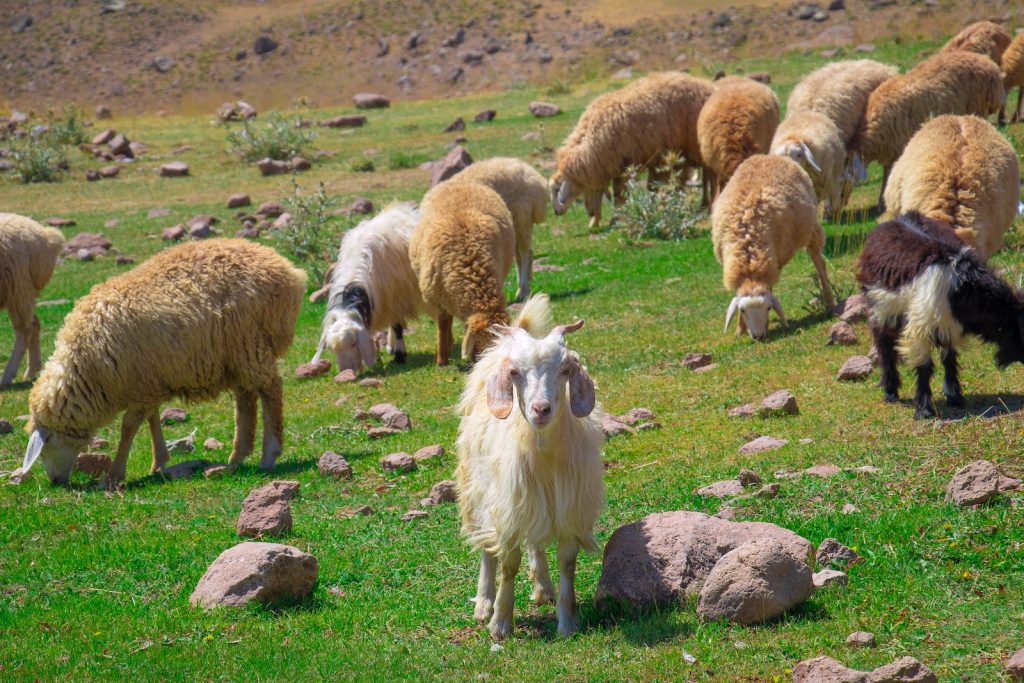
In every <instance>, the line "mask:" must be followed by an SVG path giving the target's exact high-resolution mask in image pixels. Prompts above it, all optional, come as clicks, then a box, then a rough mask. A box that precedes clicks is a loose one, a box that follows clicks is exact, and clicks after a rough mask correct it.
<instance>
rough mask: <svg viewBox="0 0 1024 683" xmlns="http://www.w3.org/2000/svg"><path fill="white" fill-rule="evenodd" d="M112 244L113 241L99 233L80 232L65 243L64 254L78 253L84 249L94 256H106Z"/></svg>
mask: <svg viewBox="0 0 1024 683" xmlns="http://www.w3.org/2000/svg"><path fill="white" fill-rule="evenodd" d="M112 246H114V245H113V244H112V243H111V241H110V240H108V239H107V238H106V237H104V236H103V235H100V234H99V233H95V232H80V233H78V234H77V235H75V236H74V237H72V238H71V239H69V240H68V241H67V242H65V243H64V254H65V256H69V255H71V254H78V252H79V251H81V250H83V249H84V250H86V251H88V252H89V253H90V254H91V255H93V256H106V255H107V252H108V251H109V250H110V247H112Z"/></svg>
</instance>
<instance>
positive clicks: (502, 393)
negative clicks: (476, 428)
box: [487, 358, 512, 420]
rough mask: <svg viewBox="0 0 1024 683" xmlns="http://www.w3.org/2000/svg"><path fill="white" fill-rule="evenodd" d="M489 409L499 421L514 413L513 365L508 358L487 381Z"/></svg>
mask: <svg viewBox="0 0 1024 683" xmlns="http://www.w3.org/2000/svg"><path fill="white" fill-rule="evenodd" d="M487 409H488V410H490V411H491V415H493V416H494V417H496V418H498V419H499V420H504V419H505V418H506V417H508V416H509V414H511V412H512V364H511V363H509V360H508V358H506V359H505V360H503V361H501V365H500V366H499V367H498V372H496V373H495V374H494V375H492V376H491V378H490V379H489V380H487Z"/></svg>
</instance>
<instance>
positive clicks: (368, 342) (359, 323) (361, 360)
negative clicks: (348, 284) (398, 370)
mask: <svg viewBox="0 0 1024 683" xmlns="http://www.w3.org/2000/svg"><path fill="white" fill-rule="evenodd" d="M324 325H325V327H326V332H325V333H324V344H325V346H326V347H327V348H329V349H330V350H331V351H333V352H334V359H335V360H336V361H337V363H338V371H339V372H341V371H342V370H352V371H354V372H359V370H360V368H361V367H362V366H363V365H366V367H370V366H371V365H373V364H374V363H376V362H377V346H376V345H375V344H374V343H373V339H372V338H371V337H370V333H369V332H368V331H367V330H366V326H365V325H364V324H363V320H362V318H360V317H359V313H358V312H356V311H347V310H339V311H332V312H330V313H328V314H327V320H326V321H325V323H324Z"/></svg>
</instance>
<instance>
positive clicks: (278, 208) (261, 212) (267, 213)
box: [256, 202, 284, 218]
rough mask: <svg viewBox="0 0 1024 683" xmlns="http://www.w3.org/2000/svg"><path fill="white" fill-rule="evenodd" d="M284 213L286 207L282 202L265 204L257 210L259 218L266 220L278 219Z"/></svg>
mask: <svg viewBox="0 0 1024 683" xmlns="http://www.w3.org/2000/svg"><path fill="white" fill-rule="evenodd" d="M282 213H284V206H282V205H281V203H280V202H263V203H262V204H260V208H258V209H256V215H257V216H263V217H265V218H277V217H278V216H280V215H281V214H282Z"/></svg>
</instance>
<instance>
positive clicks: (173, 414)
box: [160, 407, 188, 425]
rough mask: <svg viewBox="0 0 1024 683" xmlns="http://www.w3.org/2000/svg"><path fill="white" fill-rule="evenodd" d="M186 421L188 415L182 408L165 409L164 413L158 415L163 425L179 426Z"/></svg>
mask: <svg viewBox="0 0 1024 683" xmlns="http://www.w3.org/2000/svg"><path fill="white" fill-rule="evenodd" d="M186 420H188V413H187V412H185V409H184V408H178V407H171V408H165V409H164V411H163V412H162V413H160V421H161V422H163V423H164V424H165V425H174V424H180V423H182V422H185V421H186Z"/></svg>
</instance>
